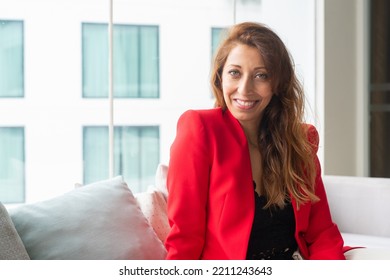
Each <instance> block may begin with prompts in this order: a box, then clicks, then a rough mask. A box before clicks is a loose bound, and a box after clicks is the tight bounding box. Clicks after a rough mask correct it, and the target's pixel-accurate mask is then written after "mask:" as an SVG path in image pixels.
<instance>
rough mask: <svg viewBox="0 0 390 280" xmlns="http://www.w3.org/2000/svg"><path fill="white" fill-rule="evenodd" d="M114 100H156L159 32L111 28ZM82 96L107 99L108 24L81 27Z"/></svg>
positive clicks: (157, 94)
mask: <svg viewBox="0 0 390 280" xmlns="http://www.w3.org/2000/svg"><path fill="white" fill-rule="evenodd" d="M113 41H114V43H113V45H114V50H113V56H114V61H113V68H114V70H113V71H114V97H116V98H158V97H159V60H158V58H159V43H158V42H159V29H158V27H157V26H135V25H119V24H117V25H114V27H113ZM82 45H83V46H82V54H83V62H82V64H83V66H82V67H83V69H82V71H83V97H85V98H90V97H92V98H105V97H108V25H107V24H97V23H83V24H82Z"/></svg>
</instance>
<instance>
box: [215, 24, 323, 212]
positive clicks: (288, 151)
mask: <svg viewBox="0 0 390 280" xmlns="http://www.w3.org/2000/svg"><path fill="white" fill-rule="evenodd" d="M238 44H243V45H247V46H250V47H254V48H256V49H257V50H258V51H259V53H260V55H261V56H262V58H263V61H264V63H265V67H266V69H267V73H268V75H269V77H270V82H271V87H272V92H273V93H274V95H273V97H272V99H271V101H270V103H269V105H268V106H267V107H266V108H265V111H264V114H263V116H262V119H261V122H260V125H259V127H258V131H257V136H258V138H257V140H258V145H259V149H260V153H261V160H262V167H263V172H262V174H263V177H262V186H261V187H262V188H261V193H262V194H264V195H265V196H266V197H267V201H268V202H267V204H266V206H265V208H267V207H270V206H279V207H281V208H283V207H284V205H285V203H286V201H289V200H290V195H291V196H292V197H293V198H294V199H295V200H296V202H297V205H298V207H299V205H300V204H302V203H305V202H307V201H317V200H318V197H317V196H316V195H315V190H314V188H315V177H316V174H317V171H318V170H317V167H316V162H315V158H314V157H315V152H314V150H315V148H314V147H313V144H312V143H311V142H310V141H309V139H308V135H307V126H305V125H303V118H304V103H305V98H304V92H303V87H302V85H301V84H300V82H299V81H298V79H297V77H296V75H295V71H294V66H293V59H292V57H291V56H290V54H289V52H288V50H287V48H286V46H285V45H284V43H283V42H282V40H281V39H280V38H279V36H278V35H277V34H276V33H275V32H273V31H272V30H271V29H270V28H268V27H267V26H265V25H262V24H259V23H254V22H244V23H240V24H237V25H234V26H232V27H231V28H230V29H229V30H228V31H227V33H226V38H225V39H224V41H223V42H222V43H221V45H220V46H219V48H218V50H217V52H216V55H215V57H214V61H213V68H212V72H211V86H212V90H213V93H214V96H215V99H216V101H215V106H216V107H221V108H222V109H223V110H226V108H227V107H226V103H225V100H224V97H223V92H222V71H223V68H224V66H225V63H226V59H227V57H228V55H229V53H230V51H231V50H232V49H233V48H234V47H235V46H237V45H238Z"/></svg>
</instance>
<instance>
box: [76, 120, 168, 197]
mask: <svg viewBox="0 0 390 280" xmlns="http://www.w3.org/2000/svg"><path fill="white" fill-rule="evenodd" d="M159 134H160V133H159V127H156V126H146V127H134V126H121V127H115V128H114V142H115V147H114V158H115V164H114V165H115V166H114V170H115V171H114V172H115V175H123V177H124V179H125V181H126V182H127V184H128V185H129V186H131V188H132V190H133V191H134V192H137V191H142V190H145V187H147V186H148V185H152V184H154V178H155V173H156V168H157V165H158V164H159V150H160V147H159V142H160V136H159ZM83 137H84V139H83V141H84V145H83V151H84V152H83V153H84V183H85V184H87V183H91V182H94V181H98V180H102V179H106V178H107V177H108V127H106V126H87V127H84V131H83Z"/></svg>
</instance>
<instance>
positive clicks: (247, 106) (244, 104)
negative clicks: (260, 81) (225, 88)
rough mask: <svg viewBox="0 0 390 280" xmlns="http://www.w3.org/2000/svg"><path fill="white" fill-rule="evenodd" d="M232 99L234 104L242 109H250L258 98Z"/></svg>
mask: <svg viewBox="0 0 390 280" xmlns="http://www.w3.org/2000/svg"><path fill="white" fill-rule="evenodd" d="M233 101H234V102H235V104H236V106H237V107H238V108H240V109H242V110H250V109H252V108H253V107H255V105H256V104H257V102H259V101H258V100H255V101H250V100H242V99H233Z"/></svg>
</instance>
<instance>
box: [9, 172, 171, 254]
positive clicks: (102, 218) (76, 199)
mask: <svg viewBox="0 0 390 280" xmlns="http://www.w3.org/2000/svg"><path fill="white" fill-rule="evenodd" d="M10 216H11V218H12V220H13V222H14V224H15V228H16V229H17V231H18V233H19V235H20V237H21V239H22V240H23V243H24V245H25V247H26V250H27V252H28V254H29V256H30V258H31V259H61V260H79V259H87V260H96V259H104V260H109V259H164V258H165V255H166V250H165V247H164V245H163V244H162V242H161V241H160V240H159V238H158V237H157V235H156V234H155V232H154V231H153V229H152V228H151V226H150V225H149V223H148V221H147V220H146V218H145V216H144V215H143V214H142V212H141V210H140V208H139V206H138V204H137V202H136V200H135V198H134V196H133V194H132V192H131V190H130V189H129V188H128V186H127V184H126V183H125V182H124V181H123V179H122V177H121V176H118V177H115V178H113V179H109V180H105V181H99V182H96V183H93V184H90V185H86V186H83V187H81V188H77V189H73V190H72V191H70V192H68V193H66V194H64V195H61V196H58V197H55V198H53V199H50V200H46V201H42V202H37V203H33V204H26V205H23V206H20V207H17V208H14V209H10Z"/></svg>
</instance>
